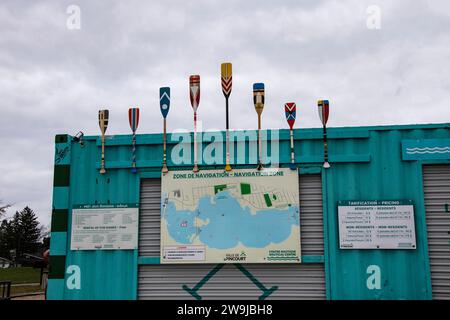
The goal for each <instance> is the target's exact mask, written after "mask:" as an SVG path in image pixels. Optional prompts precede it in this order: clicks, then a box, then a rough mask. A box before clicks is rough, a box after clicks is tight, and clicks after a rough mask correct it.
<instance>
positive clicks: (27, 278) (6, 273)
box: [0, 267, 41, 284]
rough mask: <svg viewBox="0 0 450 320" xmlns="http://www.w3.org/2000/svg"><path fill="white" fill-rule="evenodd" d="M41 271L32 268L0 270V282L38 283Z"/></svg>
mask: <svg viewBox="0 0 450 320" xmlns="http://www.w3.org/2000/svg"><path fill="white" fill-rule="evenodd" d="M40 276H41V269H34V268H32V267H20V268H8V269H0V281H11V282H12V283H13V284H16V283H39V280H40Z"/></svg>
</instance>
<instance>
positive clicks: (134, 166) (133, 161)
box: [131, 131, 137, 173]
mask: <svg viewBox="0 0 450 320" xmlns="http://www.w3.org/2000/svg"><path fill="white" fill-rule="evenodd" d="M131 161H132V169H131V172H132V173H136V172H137V169H136V131H133V139H132V154H131Z"/></svg>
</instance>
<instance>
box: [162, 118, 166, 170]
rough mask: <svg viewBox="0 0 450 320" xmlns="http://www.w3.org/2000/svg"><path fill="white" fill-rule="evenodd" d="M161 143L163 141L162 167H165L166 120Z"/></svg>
mask: <svg viewBox="0 0 450 320" xmlns="http://www.w3.org/2000/svg"><path fill="white" fill-rule="evenodd" d="M163 141H164V146H163V152H164V153H163V167H166V165H167V162H166V141H167V137H166V118H164V131H163Z"/></svg>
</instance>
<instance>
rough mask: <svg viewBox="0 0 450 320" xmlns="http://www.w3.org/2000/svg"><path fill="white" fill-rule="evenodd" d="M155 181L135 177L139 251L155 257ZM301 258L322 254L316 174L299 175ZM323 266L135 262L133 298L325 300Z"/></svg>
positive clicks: (157, 196) (157, 182)
mask: <svg viewBox="0 0 450 320" xmlns="http://www.w3.org/2000/svg"><path fill="white" fill-rule="evenodd" d="M160 183H161V180H160V179H143V180H142V181H141V206H140V208H141V209H140V210H141V211H140V226H139V233H140V236H139V255H140V256H141V257H143V256H145V257H148V256H154V257H159V250H160V249H159V244H160V243H159V237H160V193H161V187H160ZM299 197H300V225H301V241H302V256H305V255H309V256H311V255H314V256H318V255H319V256H320V255H323V220H322V216H323V215H322V184H321V176H320V175H302V176H301V177H300V195H299ZM325 297H326V294H325V270H324V265H323V264H319V263H318V264H306V263H303V264H298V265H294V264H273V265H267V264H266V265H263V264H218V265H214V264H205V265H159V264H153V265H151V264H148V265H140V266H139V279H138V299H152V300H155V299H325Z"/></svg>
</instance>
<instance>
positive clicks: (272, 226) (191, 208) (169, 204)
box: [161, 168, 301, 263]
mask: <svg viewBox="0 0 450 320" xmlns="http://www.w3.org/2000/svg"><path fill="white" fill-rule="evenodd" d="M298 179H299V177H298V173H297V171H293V170H290V169H288V168H282V169H265V170H263V171H257V170H254V169H236V170H233V171H231V172H226V171H224V170H208V171H202V172H200V173H193V172H192V171H172V172H169V173H168V174H166V175H163V176H162V191H161V197H162V199H161V263H299V262H300V257H301V255H300V223H299V189H298Z"/></svg>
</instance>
